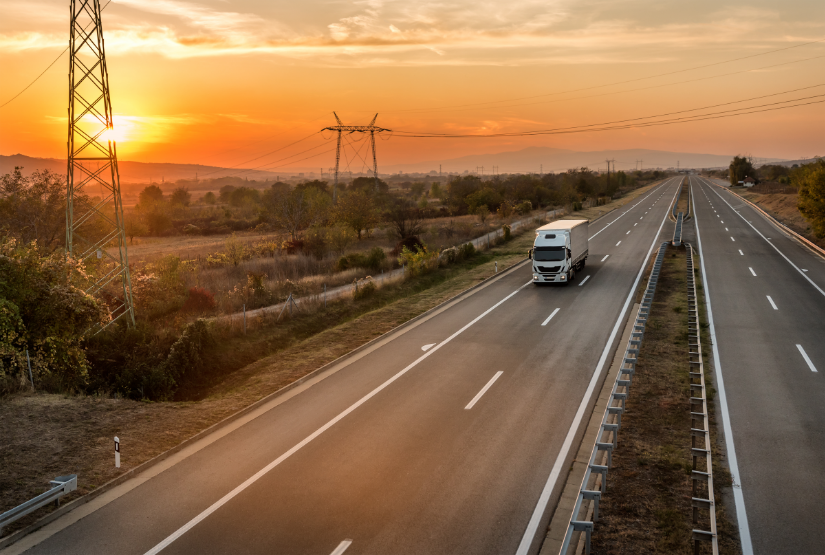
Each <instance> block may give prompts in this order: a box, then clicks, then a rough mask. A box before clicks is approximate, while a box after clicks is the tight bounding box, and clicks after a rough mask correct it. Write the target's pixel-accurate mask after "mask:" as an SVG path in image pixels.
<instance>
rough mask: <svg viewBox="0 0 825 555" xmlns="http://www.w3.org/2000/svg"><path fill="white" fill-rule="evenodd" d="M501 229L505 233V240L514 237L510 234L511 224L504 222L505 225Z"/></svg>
mask: <svg viewBox="0 0 825 555" xmlns="http://www.w3.org/2000/svg"><path fill="white" fill-rule="evenodd" d="M501 230H502V231H503V235H504V240H505V241H509V240H510V239H512V238H513V236H512V235H511V234H510V226H509V225H507V224H504V225H503V226H502V227H501Z"/></svg>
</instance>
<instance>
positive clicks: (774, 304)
mask: <svg viewBox="0 0 825 555" xmlns="http://www.w3.org/2000/svg"><path fill="white" fill-rule="evenodd" d="M765 296H766V297H768V302H769V303H771V306H772V307H773V309H774V310H779V309H778V308H776V303H775V302H773V299H772V298H771V296H770V295H765Z"/></svg>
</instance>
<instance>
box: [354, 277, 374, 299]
mask: <svg viewBox="0 0 825 555" xmlns="http://www.w3.org/2000/svg"><path fill="white" fill-rule="evenodd" d="M354 283H355V291H353V293H352V298H353V299H355V300H356V301H359V300H361V299H365V298H367V297H371V296H372V295H373V293H375V292H376V291H377V290H378V288H377V287H376V286H375V282H374V281H373V280H372V278H371V277H369V276H367V277H365V278H364V279H362V280H360V281H359V280H355V282H354Z"/></svg>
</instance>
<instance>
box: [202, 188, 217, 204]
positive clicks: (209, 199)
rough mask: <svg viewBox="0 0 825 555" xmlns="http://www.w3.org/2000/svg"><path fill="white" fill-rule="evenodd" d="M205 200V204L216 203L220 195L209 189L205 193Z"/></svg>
mask: <svg viewBox="0 0 825 555" xmlns="http://www.w3.org/2000/svg"><path fill="white" fill-rule="evenodd" d="M202 200H203V202H204V204H215V203H217V202H218V197H216V196H215V193H213V192H212V191H209V192H208V193H206V194H205V195H203V199H202Z"/></svg>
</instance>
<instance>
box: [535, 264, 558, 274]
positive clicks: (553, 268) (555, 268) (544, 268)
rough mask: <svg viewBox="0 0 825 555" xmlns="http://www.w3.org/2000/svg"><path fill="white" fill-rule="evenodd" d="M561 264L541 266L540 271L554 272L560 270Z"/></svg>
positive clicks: (545, 272) (544, 272)
mask: <svg viewBox="0 0 825 555" xmlns="http://www.w3.org/2000/svg"><path fill="white" fill-rule="evenodd" d="M560 268H561V266H539V267H538V269H539V272H541V273H543V274H554V273H556V272H558V271H559V269H560Z"/></svg>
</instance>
